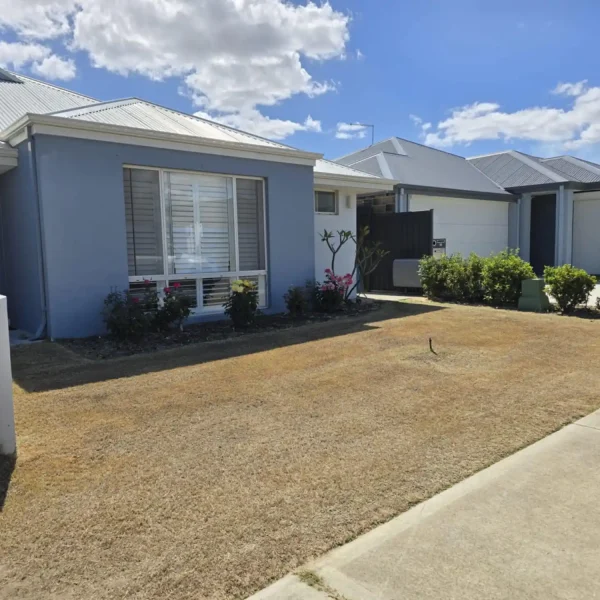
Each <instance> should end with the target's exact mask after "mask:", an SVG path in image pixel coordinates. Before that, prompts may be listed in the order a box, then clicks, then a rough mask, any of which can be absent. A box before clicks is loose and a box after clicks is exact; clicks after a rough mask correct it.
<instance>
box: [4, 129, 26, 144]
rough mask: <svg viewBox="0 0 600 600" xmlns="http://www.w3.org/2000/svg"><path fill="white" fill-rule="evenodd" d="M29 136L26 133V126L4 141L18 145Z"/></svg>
mask: <svg viewBox="0 0 600 600" xmlns="http://www.w3.org/2000/svg"><path fill="white" fill-rule="evenodd" d="M28 137H29V136H28V135H27V127H23V129H21V130H19V131H18V132H17V133H15V135H13V136H12V137H11V138H10V140H9V141H8V140H7V141H6V143H7V144H8V143H10V145H11V146H18V145H19V144H22V143H23V142H24V141H25V140H27V138H28Z"/></svg>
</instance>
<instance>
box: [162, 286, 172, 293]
mask: <svg viewBox="0 0 600 600" xmlns="http://www.w3.org/2000/svg"><path fill="white" fill-rule="evenodd" d="M163 291H164V293H165V294H170V293H171V288H170V287H166V288H164V290H163Z"/></svg>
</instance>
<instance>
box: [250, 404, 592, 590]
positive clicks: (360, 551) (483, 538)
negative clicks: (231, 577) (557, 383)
mask: <svg viewBox="0 0 600 600" xmlns="http://www.w3.org/2000/svg"><path fill="white" fill-rule="evenodd" d="M300 571H305V572H308V575H305V579H306V580H307V581H309V582H310V585H308V584H306V583H304V582H302V581H301V580H300V579H299V578H298V577H297V576H296V575H293V574H292V575H288V576H287V577H285V578H283V579H282V580H280V581H278V582H277V583H275V584H273V585H272V586H270V587H268V588H266V589H265V590H262V591H261V592H259V593H258V594H255V595H254V596H252V597H251V600H324V599H326V598H333V599H335V600H417V599H421V598H423V599H434V598H435V599H443V600H455V599H456V600H482V599H485V600H497V599H503V600H504V599H506V600H519V599H528V600H529V599H535V600H551V599H559V598H560V599H561V600H562V599H569V600H571V599H572V600H575V599H577V600H583V599H585V600H591V599H594V598H599V599H600V411H598V412H596V413H593V414H592V415H590V416H588V417H586V418H584V419H582V420H580V421H578V422H577V423H574V424H572V425H569V426H567V427H565V428H564V429H561V430H560V431H558V432H556V433H554V434H552V435H550V436H548V437H546V438H544V439H543V440H541V441H539V442H537V443H535V444H533V445H531V446H529V447H527V448H525V449H524V450H521V451H520V452H517V453H516V454H513V455H512V456H510V457H508V458H506V459H504V460H502V461H500V462H499V463H496V464H495V465H493V466H491V467H489V468H488V469H485V470H484V471H481V472H479V473H477V474H475V475H473V476H472V477H469V478H468V479H466V480H464V481H462V482H461V483H459V484H457V485H455V486H453V487H452V488H450V489H448V490H446V491H445V492H442V493H441V494H438V495H437V496H434V497H433V498H431V499H429V500H427V501H425V502H423V503H421V504H419V505H417V506H415V507H414V508H412V509H411V510H409V511H407V512H406V513H403V514H402V515H400V516H398V517H396V518H395V519H393V520H392V521H390V522H389V523H386V524H385V525H382V526H380V527H378V528H376V529H374V530H373V531H371V532H369V533H367V534H365V535H363V536H361V537H360V538H358V539H356V540H354V541H353V542H350V543H349V544H346V545H345V546H341V547H340V548H337V549H335V550H333V551H332V552H330V553H329V554H327V555H325V556H323V557H322V558H320V559H318V560H316V561H315V562H313V563H311V564H308V565H306V566H305V567H304V568H303V569H299V572H300Z"/></svg>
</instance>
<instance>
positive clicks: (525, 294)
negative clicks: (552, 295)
mask: <svg viewBox="0 0 600 600" xmlns="http://www.w3.org/2000/svg"><path fill="white" fill-rule="evenodd" d="M544 285H545V282H544V280H543V279H525V280H523V281H522V283H521V297H520V298H519V310H523V311H527V312H546V311H548V310H550V299H549V298H548V296H547V294H546V292H545V291H544Z"/></svg>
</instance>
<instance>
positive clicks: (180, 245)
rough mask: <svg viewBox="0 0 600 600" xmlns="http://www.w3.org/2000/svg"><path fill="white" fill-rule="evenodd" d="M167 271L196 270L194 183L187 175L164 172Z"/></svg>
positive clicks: (180, 272) (181, 273) (190, 271)
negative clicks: (165, 173) (166, 211)
mask: <svg viewBox="0 0 600 600" xmlns="http://www.w3.org/2000/svg"><path fill="white" fill-rule="evenodd" d="M166 187H167V190H166V191H167V205H168V223H169V225H168V229H167V232H168V240H169V272H170V273H174V274H178V275H185V274H189V273H196V271H198V270H199V269H198V259H197V250H196V246H197V244H196V227H195V218H194V217H195V213H194V183H193V181H192V179H191V177H189V176H186V175H179V174H175V173H168V174H167V179H166Z"/></svg>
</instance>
